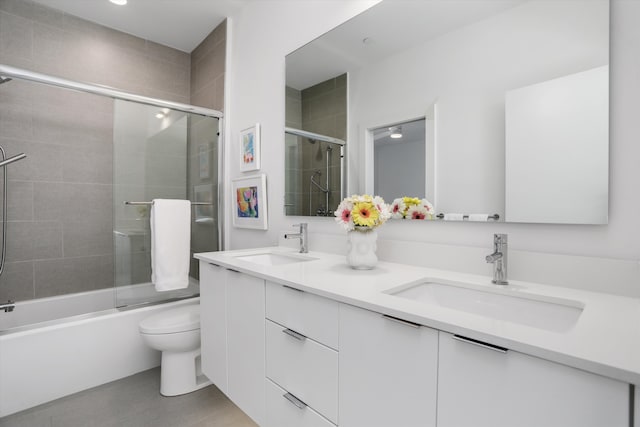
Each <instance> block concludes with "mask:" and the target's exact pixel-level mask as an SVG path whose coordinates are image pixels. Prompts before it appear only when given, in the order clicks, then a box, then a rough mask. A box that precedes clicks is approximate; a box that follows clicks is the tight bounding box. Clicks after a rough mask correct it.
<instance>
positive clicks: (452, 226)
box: [226, 0, 640, 295]
mask: <svg viewBox="0 0 640 427" xmlns="http://www.w3.org/2000/svg"><path fill="white" fill-rule="evenodd" d="M371 3H372V2H355V1H354V2H340V1H338V2H333V1H304V2H301V1H298V0H288V1H284V0H283V1H277V2H276V1H261V2H250V3H249V4H248V5H247V6H246V7H245V8H244V10H243V12H242V13H240V14H238V15H237V16H234V17H232V25H231V27H232V30H231V31H232V32H231V34H230V36H231V38H233V43H232V46H231V50H230V52H229V54H230V59H231V60H230V61H229V62H230V64H229V69H228V73H227V75H231V76H232V84H231V86H230V87H229V91H228V92H227V97H226V99H227V102H228V106H227V108H226V111H227V123H226V126H227V133H228V134H229V132H230V140H228V145H229V146H231V149H230V150H227V151H228V152H229V151H231V154H233V155H234V158H233V159H232V160H234V161H232V162H229V159H227V170H228V171H229V175H230V177H236V176H238V175H239V172H238V163H239V162H238V161H237V158H236V157H235V155H237V154H238V151H237V144H235V142H237V138H238V134H239V131H240V130H241V129H243V128H245V127H247V126H249V125H251V124H252V123H255V122H260V123H261V124H262V126H263V130H264V132H263V140H262V150H263V151H262V153H263V158H262V165H263V169H262V172H264V173H266V174H267V181H268V187H269V191H268V192H269V198H270V200H269V202H270V206H269V214H270V218H269V230H268V231H266V232H264V231H252V230H239V229H232V228H230V229H228V231H229V233H228V234H227V238H228V245H227V249H235V248H245V247H259V246H267V245H274V244H277V243H278V237H279V236H280V235H281V234H282V233H283V232H284V231H288V230H289V229H290V228H291V225H292V224H294V223H297V222H299V221H300V220H301V218H299V217H286V216H284V213H283V207H282V200H283V195H284V178H283V177H284V142H283V141H284V136H283V128H284V81H285V79H284V66H285V62H284V56H285V55H286V54H287V53H288V52H290V51H292V50H293V49H295V48H297V47H300V46H301V45H302V44H304V43H306V42H308V41H310V40H311V39H313V38H314V37H316V36H318V35H320V34H321V33H322V32H323V31H326V30H328V29H330V28H331V27H333V26H335V25H337V24H338V23H340V22H342V21H344V20H345V19H346V18H347V17H348V16H351V15H352V14H354V13H356V12H357V11H358V10H361V9H363V8H364V7H365V6H366V5H367V4H371ZM611 3H612V5H611V65H610V67H611V69H610V71H611V98H610V101H611V104H610V105H611V109H610V115H611V122H610V125H611V131H610V136H611V141H610V162H611V167H610V184H609V187H610V191H609V201H610V205H609V206H610V209H609V224H608V225H603V226H587V225H543V224H493V223H491V224H490V223H487V224H482V223H479V224H478V223H445V222H437V223H436V222H431V223H426V224H425V223H422V222H421V223H419V224H415V223H411V222H408V221H404V222H394V223H391V222H389V223H387V224H385V225H384V226H383V227H382V228H381V229H380V232H379V234H380V237H381V239H389V240H405V241H415V242H426V243H430V244H444V245H454V246H463V247H476V248H481V249H487V250H488V249H489V248H490V247H491V244H492V234H493V233H498V232H499V233H508V234H509V245H510V248H511V249H512V250H514V251H520V252H529V251H531V252H541V253H546V254H564V255H567V254H568V255H577V256H586V257H602V258H613V259H619V260H626V261H627V262H626V263H625V265H628V266H630V267H629V272H630V273H629V274H628V275H626V276H624V277H626V279H616V280H613V279H612V280H611V282H610V283H607V281H606V280H604V281H602V280H599V282H600V283H599V286H600V288H601V289H603V290H606V289H607V287H614V286H617V283H615V282H616V281H619V280H624V281H626V283H624V285H625V289H627V290H628V289H635V290H636V291H624V292H627V293H633V292H636V295H640V279H638V278H639V277H640V262H639V260H640V225H639V223H638V221H639V219H638V216H639V215H638V213H639V212H640V195H639V193H638V190H637V185H638V183H640V167H638V159H640V144H638V135H640V120H638V118H637V115H638V110H637V100H638V99H640V80H639V79H638V77H637V76H638V75H640V56H638V55H637V52H638V51H640V27H639V26H638V25H637V22H640V2H638V1H637V0H612V2H611ZM230 78H231V77H230ZM352 161H353V159H351V160H350V163H349V166H350V167H352V166H353V164H352ZM227 194H229V192H228V191H227ZM303 220H304V221H306V222H308V223H309V224H310V225H309V227H310V231H312V232H313V233H314V236H312V240H311V241H310V244H311V248H312V249H313V248H314V241H313V237H315V233H317V234H318V235H322V236H324V238H325V239H327V238H329V237H331V235H333V236H335V238H334V240H333V242H334V246H335V250H336V252H340V253H341V252H343V251H344V245H345V244H346V243H345V242H346V238H345V237H344V232H343V231H342V230H341V229H340V228H339V227H338V226H337V225H336V224H335V223H334V222H333V221H332V220H330V219H320V218H304V219H303ZM227 224H228V221H227ZM400 247H402V246H400ZM407 247H411V251H413V252H414V254H415V250H416V247H415V245H414V244H408V245H407ZM407 251H409V249H407ZM414 258H415V257H414ZM383 259H384V258H383ZM565 259H566V258H562V257H558V258H553V257H549V258H547V260H546V263H545V264H544V266H545V269H547V270H548V271H550V272H552V271H554V270H553V269H552V268H549V267H551V266H552V264H553V263H554V262H557V263H559V264H558V265H559V266H560V267H561V265H560V264H561V263H563V260H565ZM554 260H557V261H554ZM416 262H422V263H424V264H425V265H428V263H429V262H430V260H429V258H428V257H426V256H425V257H424V259H422V260H420V261H416ZM512 271H513V269H512ZM490 272H491V268H490V266H487V270H486V274H491V273H490ZM538 273H539V275H538V276H537V277H536V280H538V281H542V282H553V281H554V280H553V279H554V278H552V277H546V278H545V274H548V275H550V274H553V273H541V272H538ZM605 277H607V276H606V275H605ZM547 279H548V280H547ZM585 280H587V278H585ZM596 285H598V284H596ZM575 286H580V283H579V282H578V283H576V284H575ZM585 287H586V286H585Z"/></svg>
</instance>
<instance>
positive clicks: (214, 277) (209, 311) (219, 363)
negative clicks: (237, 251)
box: [200, 261, 227, 394]
mask: <svg viewBox="0 0 640 427" xmlns="http://www.w3.org/2000/svg"><path fill="white" fill-rule="evenodd" d="M200 340H201V350H202V356H201V359H202V372H203V373H204V374H205V375H206V376H207V378H209V379H210V380H211V382H213V383H214V384H215V385H216V387H218V388H219V389H220V390H221V391H222V392H223V393H225V394H227V270H226V269H225V268H224V267H220V266H217V265H215V264H211V263H208V262H205V261H200Z"/></svg>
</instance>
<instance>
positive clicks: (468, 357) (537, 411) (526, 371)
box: [438, 332, 629, 427]
mask: <svg viewBox="0 0 640 427" xmlns="http://www.w3.org/2000/svg"><path fill="white" fill-rule="evenodd" d="M477 344H478V343H476V344H474V343H470V342H469V341H466V342H465V341H459V340H457V339H455V337H454V335H451V334H448V333H445V332H440V345H439V348H440V351H439V365H438V366H439V368H438V427H484V426H486V427H541V426H544V427H603V426H607V427H617V426H619V427H626V426H628V425H629V386H628V384H626V383H622V382H619V381H615V380H612V379H609V378H605V377H602V376H599V375H595V374H592V373H588V372H585V371H581V370H578V369H575V368H571V367H568V366H564V365H560V364H558V363H553V362H549V361H547V360H542V359H538V358H535V357H532V356H528V355H525V354H522V353H517V352H514V351H511V350H507V351H506V352H505V351H500V349H496V348H493V349H492V348H491V347H490V346H489V347H487V346H485V347H482V346H480V345H477Z"/></svg>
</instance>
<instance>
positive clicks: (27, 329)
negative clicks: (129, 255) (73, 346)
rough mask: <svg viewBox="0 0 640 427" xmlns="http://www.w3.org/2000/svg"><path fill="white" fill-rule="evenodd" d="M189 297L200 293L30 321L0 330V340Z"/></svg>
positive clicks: (195, 299) (198, 299) (197, 298)
mask: <svg viewBox="0 0 640 427" xmlns="http://www.w3.org/2000/svg"><path fill="white" fill-rule="evenodd" d="M189 299H193V300H194V303H195V302H196V301H197V302H198V303H199V302H200V294H199V293H197V294H193V295H188V296H184V297H175V298H169V299H165V300H162V301H151V302H142V303H139V304H131V305H127V306H123V307H113V308H108V309H106V310H98V311H92V312H90V313H83V314H76V315H73V316H67V317H60V318H57V319H52V320H46V321H43V322H35V323H30V324H28V325H22V326H16V327H13V328H8V329H4V330H0V340H2V339H3V338H5V337H8V336H13V335H16V334H20V335H27V334H29V333H33V332H34V331H43V330H46V329H57V328H60V327H64V325H68V324H70V323H77V322H83V321H91V320H92V319H96V318H102V317H104V316H113V315H117V314H118V313H121V312H125V311H130V310H145V308H151V307H155V306H157V305H162V304H169V303H174V302H178V301H185V300H189ZM185 304H186V303H185Z"/></svg>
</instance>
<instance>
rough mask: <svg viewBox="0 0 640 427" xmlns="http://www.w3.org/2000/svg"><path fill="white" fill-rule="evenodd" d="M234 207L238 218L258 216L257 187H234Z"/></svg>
mask: <svg viewBox="0 0 640 427" xmlns="http://www.w3.org/2000/svg"><path fill="white" fill-rule="evenodd" d="M236 209H237V211H238V217H239V218H260V209H259V204H258V187H242V188H238V189H236Z"/></svg>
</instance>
